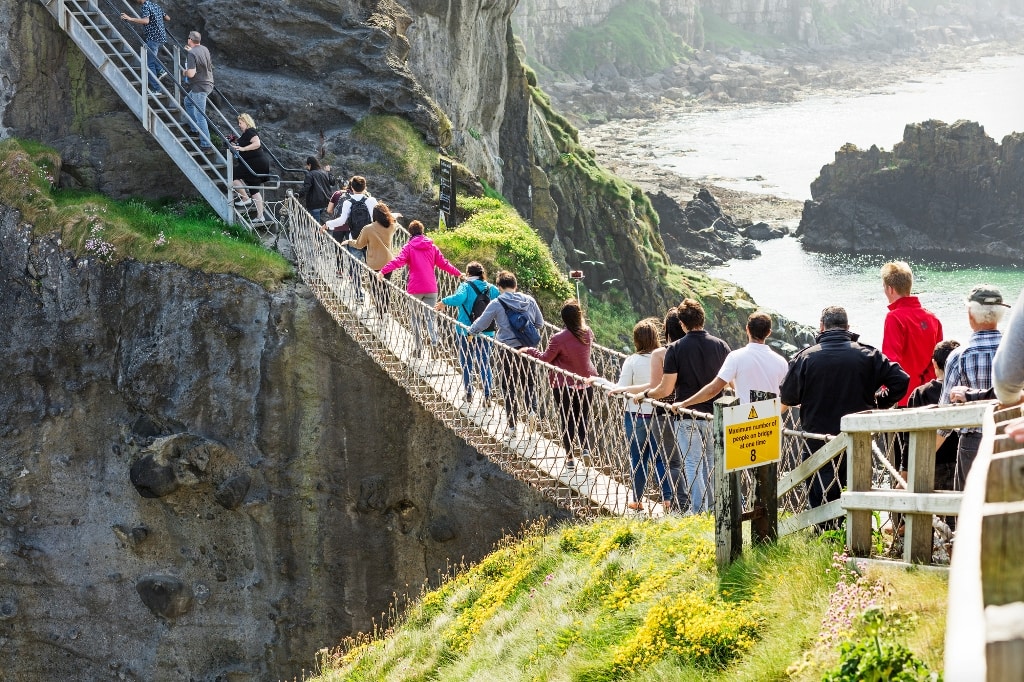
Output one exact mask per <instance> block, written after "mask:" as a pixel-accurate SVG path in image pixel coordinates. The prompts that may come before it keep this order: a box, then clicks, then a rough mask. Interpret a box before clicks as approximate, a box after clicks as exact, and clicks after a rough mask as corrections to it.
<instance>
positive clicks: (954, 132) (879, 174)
mask: <svg viewBox="0 0 1024 682" xmlns="http://www.w3.org/2000/svg"><path fill="white" fill-rule="evenodd" d="M1022 183H1024V133H1014V134H1012V135H1008V136H1006V137H1004V138H1003V140H1002V143H997V142H996V141H994V140H993V139H992V138H990V137H989V136H988V135H986V134H985V130H984V128H983V127H982V126H980V125H979V124H977V123H973V122H969V121H958V122H956V123H954V124H952V125H947V124H946V123H943V122H941V121H926V122H924V123H919V124H912V125H908V126H907V127H906V129H905V130H904V133H903V141H902V142H899V143H897V144H896V145H895V146H894V147H893V149H892V151H889V152H887V151H884V150H881V149H879V148H878V147H871V149H868V150H860V149H857V148H856V147H853V146H845V147H843V148H842V149H841V150H839V151H838V152H836V158H835V161H834V162H833V163H831V164H829V165H827V166H825V167H823V168H822V170H821V174H820V175H819V176H818V178H817V179H816V180H815V181H814V182H813V183H812V184H811V196H812V199H811V200H809V201H807V202H806V204H805V206H804V211H803V217H802V218H801V220H800V226H799V228H798V230H797V234H798V235H800V236H802V237H803V244H804V247H805V248H808V249H813V250H820V251H847V252H855V253H864V252H870V253H897V254H919V255H928V256H936V257H944V256H953V255H955V256H956V258H957V259H958V260H963V259H964V258H974V259H976V260H979V261H988V262H1008V263H1020V262H1022V261H1024V246H1022V244H1021V240H1020V235H1021V228H1020V226H1021V224H1022V221H1024V192H1022V191H1021V186H1022Z"/></svg>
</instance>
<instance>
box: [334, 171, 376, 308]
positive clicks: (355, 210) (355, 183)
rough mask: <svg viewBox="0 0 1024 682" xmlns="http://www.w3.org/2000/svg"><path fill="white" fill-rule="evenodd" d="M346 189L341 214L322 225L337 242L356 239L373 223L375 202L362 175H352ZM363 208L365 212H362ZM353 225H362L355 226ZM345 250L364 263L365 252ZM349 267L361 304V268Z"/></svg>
mask: <svg viewBox="0 0 1024 682" xmlns="http://www.w3.org/2000/svg"><path fill="white" fill-rule="evenodd" d="M348 189H349V192H348V197H346V198H345V200H344V201H343V202H342V204H341V213H339V214H338V217H337V218H332V219H331V220H328V221H327V222H325V223H324V225H323V229H325V230H330V231H331V235H332V236H333V237H334V239H335V240H336V241H339V242H341V241H344V240H346V239H350V238H352V239H356V238H358V237H359V234H360V232H362V230H363V228H364V227H365V226H366V225H369V224H370V223H371V222H372V221H373V207H374V206H376V205H377V200H376V199H374V198H373V197H372V196H370V192H369V191H367V189H366V178H364V177H363V176H362V175H353V176H352V178H351V179H350V180H349V181H348ZM332 198H333V197H332ZM330 207H331V205H330V204H328V208H330ZM364 207H365V211H364V210H363V209H364ZM353 214H354V215H353ZM354 223H362V224H361V225H355V224H354ZM345 249H346V250H347V251H348V253H349V255H350V256H352V258H353V259H354V260H356V261H359V262H361V263H365V262H366V252H365V251H364V250H363V249H357V248H355V247H354V246H346V247H345ZM349 265H350V267H351V269H350V270H349V273H348V274H349V277H351V278H352V284H353V287H354V288H355V292H356V301H357V302H359V303H362V302H363V286H362V272H361V268H360V267H359V264H358V263H355V262H352V261H349ZM338 275H339V276H340V275H342V273H341V271H339V272H338Z"/></svg>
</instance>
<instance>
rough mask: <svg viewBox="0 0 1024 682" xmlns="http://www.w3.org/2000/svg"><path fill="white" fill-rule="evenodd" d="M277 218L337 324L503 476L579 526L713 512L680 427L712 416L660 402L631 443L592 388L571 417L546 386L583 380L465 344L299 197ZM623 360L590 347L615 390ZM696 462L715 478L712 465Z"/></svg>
mask: <svg viewBox="0 0 1024 682" xmlns="http://www.w3.org/2000/svg"><path fill="white" fill-rule="evenodd" d="M279 213H280V214H282V215H283V217H284V219H283V220H282V225H283V226H284V228H285V231H286V235H287V239H288V240H289V242H290V243H291V246H292V248H293V249H294V256H295V260H296V263H297V269H298V272H299V275H300V276H301V277H302V279H303V280H304V281H305V282H306V283H307V285H308V286H309V287H310V289H311V290H312V291H313V293H314V294H315V295H316V297H317V298H318V300H319V301H320V302H321V303H322V305H323V306H324V308H325V309H326V310H327V311H328V313H329V314H330V315H331V316H332V317H333V318H334V319H335V320H336V321H337V322H338V324H339V325H341V326H342V327H343V328H344V329H345V331H346V332H347V333H348V334H349V335H350V336H351V337H352V338H353V339H355V340H356V341H357V342H358V343H359V344H360V345H361V346H362V347H363V349H364V350H365V351H366V352H367V354H369V355H370V357H371V358H373V360H374V361H375V362H377V364H378V365H380V366H381V367H382V368H383V369H384V371H386V372H387V373H388V375H389V376H391V378H392V379H394V380H395V381H396V382H397V383H398V384H399V385H401V386H403V387H404V388H405V389H406V390H407V391H408V392H409V394H410V395H411V396H413V398H415V399H416V401H417V402H418V403H419V404H420V405H422V406H423V407H424V408H425V409H426V410H427V411H429V412H430V413H432V414H433V415H434V416H435V417H436V418H437V419H439V420H440V421H442V422H443V423H444V424H445V425H446V426H448V427H449V428H451V429H452V430H453V431H454V432H455V433H457V434H458V435H459V436H460V437H462V438H463V439H465V440H466V442H467V443H469V444H470V445H471V446H473V447H474V448H476V449H477V450H478V451H479V452H481V453H483V454H485V455H486V456H488V457H489V458H491V459H492V460H493V461H494V462H496V463H497V464H498V465H499V466H501V467H502V468H503V469H504V470H505V471H507V472H508V473H510V474H511V475H513V476H515V477H516V478H518V479H520V480H522V481H525V482H527V483H528V484H530V485H532V486H534V487H536V488H538V489H539V490H541V491H542V492H543V493H544V494H545V495H546V496H548V497H549V498H551V499H552V500H554V501H555V502H557V503H558V504H560V505H562V506H564V507H566V508H568V509H569V510H571V511H573V512H574V513H576V514H578V515H581V516H593V515H597V514H617V515H645V516H652V517H659V516H662V515H663V514H665V513H666V512H667V511H670V510H675V511H679V512H682V513H686V512H687V511H689V510H690V509H691V507H693V508H695V509H707V508H710V500H709V499H707V500H703V506H701V504H700V503H701V502H702V500H701V499H698V500H697V502H698V504H697V505H696V506H695V505H693V502H694V499H693V497H694V496H697V497H698V498H701V497H702V496H703V493H702V492H701V490H700V486H699V480H698V479H699V478H701V477H702V476H703V474H702V472H701V471H700V470H699V467H698V468H697V469H698V471H697V472H696V473H694V472H690V475H687V471H686V466H685V465H684V453H685V451H686V450H687V449H689V446H690V445H691V442H690V440H691V439H693V440H694V442H693V443H692V445H693V447H694V449H695V451H701V452H702V451H703V448H702V442H698V441H697V439H700V438H701V436H700V429H696V428H694V429H684V428H680V425H681V424H683V423H684V421H688V423H691V424H692V423H695V422H697V421H699V420H704V419H709V418H710V415H703V414H702V413H697V412H690V411H683V412H684V414H683V415H682V416H681V417H677V416H675V415H671V414H668V413H666V412H665V410H664V408H665V407H666V406H665V405H664V404H663V403H658V402H655V401H647V403H646V404H647V405H649V407H648V409H646V410H642V411H646V412H653V413H652V414H649V415H643V416H638V415H634V416H633V417H632V418H631V419H630V420H629V421H630V422H631V423H630V431H631V438H630V439H627V433H626V428H627V419H626V418H625V413H626V409H627V402H626V401H627V399H626V398H625V397H624V396H621V395H610V394H609V392H608V389H607V388H606V387H604V388H603V387H594V388H592V389H589V390H585V391H580V392H579V398H580V400H579V401H578V403H577V404H575V405H568V406H564V407H563V405H560V404H559V402H558V400H557V396H556V394H555V391H554V390H552V388H551V385H550V383H549V375H550V374H562V375H564V376H566V377H569V378H578V377H574V375H571V374H569V373H567V372H565V371H564V370H561V369H559V368H556V367H553V366H551V365H547V364H545V363H542V362H540V361H538V360H536V359H534V358H531V357H529V356H526V355H523V354H521V353H518V352H517V351H516V350H514V349H512V348H510V347H508V346H506V345H504V344H502V343H499V342H496V341H495V340H494V339H493V338H491V337H488V336H484V335H479V336H476V337H473V339H472V340H471V341H470V340H467V337H466V336H465V335H464V334H463V333H460V332H464V331H465V327H463V326H462V325H460V324H459V323H458V322H456V321H455V320H454V319H453V318H452V317H450V316H448V315H447V314H444V313H439V312H437V311H435V310H434V309H433V308H430V307H429V306H427V305H425V304H424V303H422V302H421V301H419V300H416V299H414V298H413V297H411V296H409V295H408V294H406V293H405V285H406V278H407V273H406V270H405V269H401V270H397V271H395V272H394V273H393V276H392V277H391V279H390V280H387V281H384V282H381V281H379V280H378V279H377V277H376V275H375V273H373V272H372V271H371V270H370V269H369V268H368V267H367V266H366V265H365V264H364V263H363V262H361V261H360V260H358V259H356V258H353V257H352V255H351V254H350V253H349V252H348V251H347V250H346V249H345V248H342V247H341V246H340V245H339V244H338V243H337V242H336V241H335V240H334V239H333V238H332V237H331V236H330V235H328V234H327V233H325V232H324V231H322V230H321V229H320V225H319V224H318V223H317V222H316V221H315V220H314V219H313V218H312V217H311V216H310V215H309V214H308V213H307V212H306V210H305V208H304V207H303V206H302V204H301V202H300V201H298V200H297V199H295V198H294V197H287V198H285V199H284V201H283V202H282V204H281V207H280V211H279ZM407 241H408V233H407V232H405V231H404V230H399V231H398V232H397V233H396V234H395V237H394V243H393V252H394V253H397V252H398V250H400V249H401V248H402V246H403V245H404V244H405V243H406V242H407ZM462 265H463V266H464V264H462ZM437 275H438V300H440V299H441V298H443V297H445V296H448V295H451V294H453V293H454V292H455V290H456V289H457V287H458V286H459V284H460V282H459V280H458V279H457V278H455V277H451V276H450V275H448V274H447V273H443V272H438V273H437ZM554 331H557V328H556V327H553V326H552V325H547V324H546V325H545V328H544V329H543V330H541V336H542V340H541V347H542V348H543V347H545V346H546V344H547V341H548V339H549V338H550V336H551V334H552V333H553V332H554ZM624 357H625V356H624V355H623V354H622V353H619V352H617V351H615V350H612V349H610V348H606V347H604V346H600V345H598V344H594V346H593V350H592V360H593V363H594V366H595V368H596V369H597V371H598V373H599V374H600V375H601V376H602V377H604V378H605V379H607V380H608V381H610V382H613V383H614V382H615V381H616V380H617V379H618V374H619V370H620V368H621V365H622V360H623V359H624ZM464 368H466V372H465V375H464ZM689 420H692V421H689ZM511 423H514V426H510V424H511ZM789 425H790V426H795V424H793V423H790V424H789ZM680 433H685V434H687V435H683V436H680V435H679V434H680ZM786 442H787V446H786V448H785V449H786V451H787V460H789V461H791V463H790V464H789V465H786V464H785V463H784V464H783V466H782V467H781V469H782V472H785V471H788V470H789V469H792V468H794V467H795V466H796V465H797V464H799V462H800V461H801V458H802V452H801V445H802V443H801V439H800V438H795V437H791V436H790V437H787V439H786ZM631 451H632V456H631ZM698 459H699V460H700V461H699V462H698V463H703V464H706V465H707V467H706V470H707V471H708V472H710V471H711V469H712V467H711V466H710V463H708V462H706V461H705V460H704V459H703V458H702V457H701V458H698ZM780 473H781V472H780ZM695 484H698V485H696V486H695ZM708 487H709V488H710V485H709V486H708ZM806 497H807V496H806V491H805V490H803V489H802V488H797V489H794V491H793V492H792V493H790V494H789V495H788V496H787V497H786V498H785V499H784V500H782V501H781V505H782V507H783V508H784V509H787V510H789V511H798V510H800V509H801V508H803V507H805V506H806V504H807V501H806Z"/></svg>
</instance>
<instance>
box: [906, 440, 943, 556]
mask: <svg viewBox="0 0 1024 682" xmlns="http://www.w3.org/2000/svg"><path fill="white" fill-rule="evenodd" d="M907 491H908V492H912V493H930V492H934V491H935V431H932V430H928V431H911V432H910V437H909V439H908V446H907ZM903 519H904V523H905V524H906V528H905V529H904V532H903V560H904V561H906V562H907V563H908V564H912V563H918V564H930V563H931V562H932V515H931V514H907V515H905V516H904V517H903Z"/></svg>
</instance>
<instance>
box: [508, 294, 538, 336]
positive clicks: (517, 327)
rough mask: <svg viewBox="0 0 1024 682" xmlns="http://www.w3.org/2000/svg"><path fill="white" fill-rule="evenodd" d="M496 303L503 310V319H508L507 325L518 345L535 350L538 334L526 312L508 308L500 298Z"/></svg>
mask: <svg viewBox="0 0 1024 682" xmlns="http://www.w3.org/2000/svg"><path fill="white" fill-rule="evenodd" d="M498 303H500V304H501V307H502V308H504V309H505V317H507V318H508V324H509V326H510V327H512V333H513V334H515V335H516V338H517V339H519V343H521V344H523V345H524V346H528V347H530V348H536V347H537V344H539V343H540V332H538V331H537V325H535V324H534V323H533V320H531V319H530V316H529V315H527V314H526V311H525V310H517V309H516V308H510V307H508V305H507V304H506V303H505V302H504V301H503V300H501V298H500V297H499V298H498Z"/></svg>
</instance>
